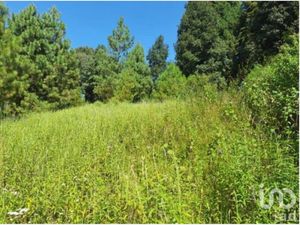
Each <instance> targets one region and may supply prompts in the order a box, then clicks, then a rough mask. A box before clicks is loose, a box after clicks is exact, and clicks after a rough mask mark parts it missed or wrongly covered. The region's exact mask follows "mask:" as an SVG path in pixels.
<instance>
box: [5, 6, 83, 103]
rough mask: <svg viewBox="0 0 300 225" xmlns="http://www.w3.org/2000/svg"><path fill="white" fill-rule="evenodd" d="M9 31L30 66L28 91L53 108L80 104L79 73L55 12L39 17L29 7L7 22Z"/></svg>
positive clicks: (62, 25)
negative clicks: (18, 40) (17, 39)
mask: <svg viewBox="0 0 300 225" xmlns="http://www.w3.org/2000/svg"><path fill="white" fill-rule="evenodd" d="M9 28H10V29H11V30H12V32H13V34H14V35H16V36H18V37H19V38H20V40H21V46H22V50H21V54H22V55H23V56H25V57H26V58H27V59H28V60H30V62H31V63H32V64H33V68H32V70H31V72H30V74H29V81H30V86H29V91H30V92H31V93H35V94H36V95H37V96H38V98H39V99H40V100H41V101H45V102H47V103H50V104H51V105H52V106H53V107H54V108H63V107H66V106H70V105H73V104H75V103H76V102H79V101H80V88H79V85H80V84H79V79H80V78H79V70H78V69H77V61H76V58H75V55H74V53H72V52H71V51H70V43H69V41H67V40H66V39H65V38H64V36H65V26H64V24H63V22H62V21H61V20H60V15H59V13H58V11H57V10H56V9H55V8H52V9H51V10H50V11H49V12H47V13H45V14H43V15H40V14H38V12H37V9H36V7H35V6H33V5H30V6H29V7H27V8H26V9H24V10H23V11H22V12H20V13H19V14H17V15H13V16H12V19H11V20H10V21H9Z"/></svg>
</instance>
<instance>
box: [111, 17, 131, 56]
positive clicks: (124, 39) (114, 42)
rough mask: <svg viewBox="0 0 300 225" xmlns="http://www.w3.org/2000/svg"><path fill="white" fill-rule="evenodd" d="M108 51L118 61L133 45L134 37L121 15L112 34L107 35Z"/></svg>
mask: <svg viewBox="0 0 300 225" xmlns="http://www.w3.org/2000/svg"><path fill="white" fill-rule="evenodd" d="M108 42H109V47H110V51H111V53H112V55H113V57H114V58H115V59H116V60H117V61H118V62H120V60H121V61H122V59H124V58H125V57H126V56H127V53H128V50H129V49H130V48H131V47H132V46H133V43H134V38H133V37H132V36H131V34H130V31H129V28H128V27H127V26H126V24H125V23H124V18H123V17H121V18H120V19H119V21H118V25H117V27H116V28H115V29H114V30H113V33H112V35H110V36H109V37H108Z"/></svg>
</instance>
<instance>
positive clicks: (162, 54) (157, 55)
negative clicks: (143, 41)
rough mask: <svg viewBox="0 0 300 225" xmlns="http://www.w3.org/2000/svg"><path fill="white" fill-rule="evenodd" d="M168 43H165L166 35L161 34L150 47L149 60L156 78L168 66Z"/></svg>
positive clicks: (154, 78)
mask: <svg viewBox="0 0 300 225" xmlns="http://www.w3.org/2000/svg"><path fill="white" fill-rule="evenodd" d="M167 57H168V45H166V44H165V43H164V37H163V36H162V35H160V36H159V37H158V38H157V39H156V41H155V43H154V45H153V46H152V47H151V48H150V50H149V52H148V55H147V60H148V61H149V66H150V68H151V75H152V79H153V80H156V79H157V78H158V76H159V74H161V73H162V72H163V71H164V70H165V69H166V66H167V62H166V60H167Z"/></svg>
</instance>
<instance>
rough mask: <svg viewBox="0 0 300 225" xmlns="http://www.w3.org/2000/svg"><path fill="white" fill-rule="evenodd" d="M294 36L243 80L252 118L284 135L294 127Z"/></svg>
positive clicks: (296, 61)
mask: <svg viewBox="0 0 300 225" xmlns="http://www.w3.org/2000/svg"><path fill="white" fill-rule="evenodd" d="M298 73H299V54H298V36H296V35H295V36H291V37H289V38H288V39H287V43H286V44H285V45H283V46H282V47H281V51H280V53H279V54H278V55H277V56H275V57H274V58H272V59H271V60H270V62H269V63H268V64H267V65H265V66H260V65H259V66H256V67H255V68H254V69H253V70H252V71H251V72H250V74H249V75H248V77H247V78H246V80H245V82H244V90H245V98H246V102H247V104H248V105H249V107H250V108H251V110H252V117H253V119H254V121H256V122H260V123H263V124H265V125H267V126H269V127H270V128H271V130H272V131H277V132H279V133H281V134H284V135H288V136H290V135H295V134H297V130H298V96H299V92H298Z"/></svg>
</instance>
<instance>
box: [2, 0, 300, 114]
mask: <svg viewBox="0 0 300 225" xmlns="http://www.w3.org/2000/svg"><path fill="white" fill-rule="evenodd" d="M298 23H299V15H298V2H242V3H241V2H188V3H187V4H186V6H185V12H184V15H183V17H182V19H181V21H180V25H179V27H178V39H177V42H176V43H175V50H176V62H175V63H170V62H168V61H167V57H168V49H169V46H168V45H167V44H165V42H164V37H163V36H159V37H157V39H156V41H155V43H154V44H153V46H152V47H151V48H150V49H149V51H148V54H147V56H145V51H144V49H143V46H142V45H141V44H139V43H138V42H136V41H135V39H134V37H133V36H132V35H131V33H130V30H129V27H128V26H127V25H126V24H125V21H124V18H120V19H119V21H118V23H117V26H116V28H115V29H114V30H113V31H112V34H111V35H110V36H109V37H108V38H107V40H108V46H104V45H99V46H98V47H97V48H90V47H79V48H76V49H72V48H71V45H70V41H69V40H67V39H66V38H65V33H66V29H65V25H64V23H63V21H62V20H61V18H60V14H59V12H58V11H57V10H56V8H52V9H50V10H49V11H48V12H46V13H44V14H40V13H38V11H37V9H36V7H35V6H34V5H30V6H28V7H27V8H25V9H24V10H23V11H21V12H20V13H18V14H13V15H11V16H9V13H8V10H7V8H6V7H5V6H4V4H2V3H0V49H1V51H0V115H1V116H2V117H3V116H18V115H20V114H23V113H25V112H28V111H38V110H44V109H62V108H66V107H69V106H74V105H78V104H80V103H82V102H84V101H87V102H95V101H102V102H107V101H111V100H113V101H114V100H116V101H128V102H138V101H141V100H145V99H150V98H156V99H164V98H168V97H179V96H181V95H184V94H186V93H191V92H193V91H196V89H197V88H198V87H199V88H200V86H201V82H202V81H203V80H208V81H209V82H212V83H215V84H216V85H217V87H218V88H219V89H221V88H223V87H226V85H227V84H228V83H229V82H231V81H238V82H241V81H243V80H244V79H245V78H246V77H247V74H248V73H249V72H250V71H251V70H252V69H253V68H254V67H255V65H257V64H265V63H267V62H268V61H269V60H270V58H271V57H272V56H274V55H276V54H277V53H278V52H279V50H280V46H282V44H284V43H285V41H286V39H287V38H288V37H289V35H291V34H294V33H298Z"/></svg>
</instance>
